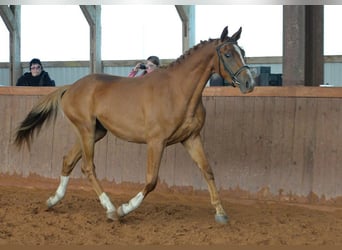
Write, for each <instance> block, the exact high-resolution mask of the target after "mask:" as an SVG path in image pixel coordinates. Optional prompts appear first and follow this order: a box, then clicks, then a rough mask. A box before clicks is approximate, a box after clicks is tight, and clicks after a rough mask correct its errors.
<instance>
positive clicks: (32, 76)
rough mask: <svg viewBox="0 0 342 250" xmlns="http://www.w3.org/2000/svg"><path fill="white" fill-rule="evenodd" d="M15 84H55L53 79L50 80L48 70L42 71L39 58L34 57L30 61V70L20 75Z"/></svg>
mask: <svg viewBox="0 0 342 250" xmlns="http://www.w3.org/2000/svg"><path fill="white" fill-rule="evenodd" d="M16 85H17V86H55V81H54V80H51V78H50V76H49V74H48V72H46V71H44V69H43V65H42V63H41V62H40V60H39V59H37V58H34V59H32V60H31V62H30V72H26V73H25V74H24V75H22V76H21V77H20V78H19V79H18V81H17V84H16Z"/></svg>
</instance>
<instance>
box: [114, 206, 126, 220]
mask: <svg viewBox="0 0 342 250" xmlns="http://www.w3.org/2000/svg"><path fill="white" fill-rule="evenodd" d="M116 214H117V216H118V217H119V218H121V217H124V216H125V213H124V211H123V210H122V206H120V207H118V209H117V210H116Z"/></svg>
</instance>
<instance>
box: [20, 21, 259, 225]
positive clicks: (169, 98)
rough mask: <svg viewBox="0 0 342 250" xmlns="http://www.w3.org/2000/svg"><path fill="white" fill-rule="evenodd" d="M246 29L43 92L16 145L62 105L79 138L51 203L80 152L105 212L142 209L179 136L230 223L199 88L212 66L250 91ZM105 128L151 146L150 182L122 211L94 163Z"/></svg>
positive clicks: (219, 215) (116, 214)
mask: <svg viewBox="0 0 342 250" xmlns="http://www.w3.org/2000/svg"><path fill="white" fill-rule="evenodd" d="M241 31H242V29H241V28H240V29H239V30H238V31H237V32H236V33H235V34H234V35H232V36H231V37H229V36H228V27H225V28H224V29H223V32H222V34H221V37H220V38H219V39H209V40H208V41H204V42H201V43H200V44H198V45H196V46H195V47H193V48H192V49H190V50H188V51H187V52H186V53H185V54H184V55H182V56H181V57H180V58H178V59H177V60H176V61H174V62H172V63H171V64H170V65H168V66H167V67H165V68H160V69H157V70H155V71H154V72H152V73H150V74H147V75H145V76H143V77H138V78H128V77H119V76H112V75H106V74H91V75H88V76H85V77H83V78H81V79H80V80H78V81H76V82H75V83H74V84H72V85H67V86H62V87H59V88H58V89H57V90H55V91H54V92H52V93H50V94H48V95H47V96H45V97H44V98H42V100H41V101H40V102H39V103H38V104H36V105H35V106H34V107H33V108H32V110H31V111H30V113H29V114H28V115H27V116H26V118H25V119H24V120H23V121H22V122H21V123H20V126H19V127H18V129H17V131H16V137H15V144H16V145H17V146H18V147H20V146H21V145H22V144H23V143H24V142H26V143H27V145H28V146H30V143H31V141H32V139H33V136H34V134H35V131H36V132H37V133H38V132H39V130H40V128H41V127H42V125H43V123H44V122H45V121H48V120H50V119H49V118H53V117H54V118H56V115H57V113H58V110H61V111H62V112H63V114H64V116H65V117H66V118H67V119H68V120H69V122H70V123H71V125H72V127H73V128H74V130H75V132H76V134H77V139H78V140H77V142H76V144H75V145H74V146H73V147H72V148H71V150H70V151H69V152H68V154H67V155H65V156H64V158H63V168H62V172H61V177H60V184H59V186H58V188H57V190H56V193H55V195H54V196H51V197H50V198H49V199H48V200H47V206H48V207H49V208H50V207H53V206H54V205H56V204H57V202H59V201H60V200H61V199H62V198H63V197H64V195H65V192H66V188H67V184H68V181H69V176H70V174H71V172H72V170H73V169H74V167H75V165H76V163H77V162H78V161H79V160H80V159H81V158H82V161H83V162H82V167H81V168H82V172H83V174H84V175H85V176H86V177H87V178H88V180H89V181H90V183H91V185H92V187H93V189H94V190H95V192H96V194H97V195H98V197H99V200H100V202H101V204H102V206H103V207H104V208H105V209H106V210H107V211H106V212H107V217H108V218H109V219H111V220H116V219H119V218H120V217H122V216H124V215H127V214H128V213H130V212H132V211H133V210H134V209H136V208H137V207H139V205H140V204H141V203H142V201H143V200H144V198H145V197H146V196H147V194H148V193H149V192H151V191H152V190H153V189H154V188H155V187H156V184H157V179H158V172H159V165H160V162H161V158H162V154H163V151H164V149H165V147H166V146H169V145H171V144H174V143H178V142H180V143H182V144H183V145H184V147H185V148H186V150H187V151H188V153H189V154H190V156H191V157H192V159H193V160H194V161H195V162H196V163H197V165H198V167H199V168H200V170H201V172H202V174H203V176H204V178H205V180H206V182H207V184H208V189H209V192H210V197H211V203H212V205H213V206H214V207H215V209H216V215H215V219H216V221H217V222H219V223H226V222H227V220H228V218H227V215H226V213H225V211H224V209H223V207H222V205H221V201H220V198H219V195H218V192H217V188H216V185H215V181H214V175H213V172H212V169H211V167H210V165H209V163H208V160H207V158H206V156H205V153H204V149H203V144H202V141H201V137H200V131H201V129H202V127H203V124H204V121H205V109H204V107H203V104H202V91H203V89H204V88H205V85H206V83H207V81H208V80H209V78H210V76H211V74H212V73H213V72H216V73H218V74H220V75H221V76H222V77H223V78H224V79H226V80H227V81H228V82H231V83H232V85H233V86H238V87H239V88H240V90H241V92H242V93H248V92H250V91H252V90H253V88H254V79H253V77H252V74H251V72H250V70H249V67H248V66H247V65H246V64H245V61H244V57H243V55H242V53H241V49H240V47H239V46H238V44H237V41H238V39H239V38H240V34H241ZM108 130H109V131H110V132H111V133H113V134H114V135H115V136H117V137H119V138H121V139H123V140H126V141H130V142H135V143H146V144H147V171H146V183H145V186H144V188H143V189H142V190H141V192H139V193H138V194H137V195H136V196H135V197H133V198H132V199H131V200H130V201H129V202H128V203H125V204H122V205H121V206H119V207H118V208H117V209H116V208H115V206H114V205H113V204H112V202H111V201H110V199H109V197H108V195H107V194H106V193H105V192H104V191H103V188H102V187H101V184H100V182H99V180H98V179H97V178H96V174H95V166H94V161H93V158H94V145H95V143H96V142H97V141H99V140H101V139H102V138H103V137H104V136H105V135H106V133H107V131H108Z"/></svg>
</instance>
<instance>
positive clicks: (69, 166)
mask: <svg viewBox="0 0 342 250" xmlns="http://www.w3.org/2000/svg"><path fill="white" fill-rule="evenodd" d="M106 134H107V130H106V129H104V128H103V127H102V126H97V128H96V132H95V141H96V142H97V141H99V140H101V139H102V138H103V137H104V136H105V135H106ZM81 157H82V149H81V145H80V143H79V142H77V143H76V144H75V145H74V146H73V147H72V149H71V150H70V151H69V152H68V154H67V155H65V156H64V157H63V168H62V173H61V176H60V183H59V186H58V188H57V190H56V193H55V195H54V196H51V197H50V198H49V199H48V200H47V201H46V203H47V206H48V207H49V208H51V207H53V206H55V205H56V204H57V203H58V202H59V201H60V200H62V199H63V197H64V195H65V192H66V188H67V185H68V182H69V176H70V174H71V172H72V171H73V169H74V168H75V166H76V164H77V162H78V161H79V160H80V159H81Z"/></svg>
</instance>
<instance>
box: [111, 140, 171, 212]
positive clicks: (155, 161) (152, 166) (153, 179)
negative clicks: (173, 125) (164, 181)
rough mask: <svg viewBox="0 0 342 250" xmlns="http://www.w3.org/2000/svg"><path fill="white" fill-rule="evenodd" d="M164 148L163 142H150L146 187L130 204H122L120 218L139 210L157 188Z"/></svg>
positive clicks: (119, 210)
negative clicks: (149, 194)
mask: <svg viewBox="0 0 342 250" xmlns="http://www.w3.org/2000/svg"><path fill="white" fill-rule="evenodd" d="M164 148H165V145H164V143H162V142H149V143H148V144H147V171H146V183H145V187H144V189H143V190H142V191H140V192H139V193H138V194H137V195H136V196H135V197H133V198H132V199H131V200H130V201H129V202H128V203H124V204H122V205H121V206H120V207H119V208H118V209H117V214H118V216H119V217H123V216H125V215H127V214H129V213H130V212H132V211H133V210H135V209H136V208H138V207H139V206H140V204H141V203H142V201H143V200H144V199H145V197H146V196H147V195H148V193H150V192H151V191H153V190H154V188H155V187H156V185H157V181H158V173H159V166H160V161H161V157H162V154H163V151H164Z"/></svg>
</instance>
